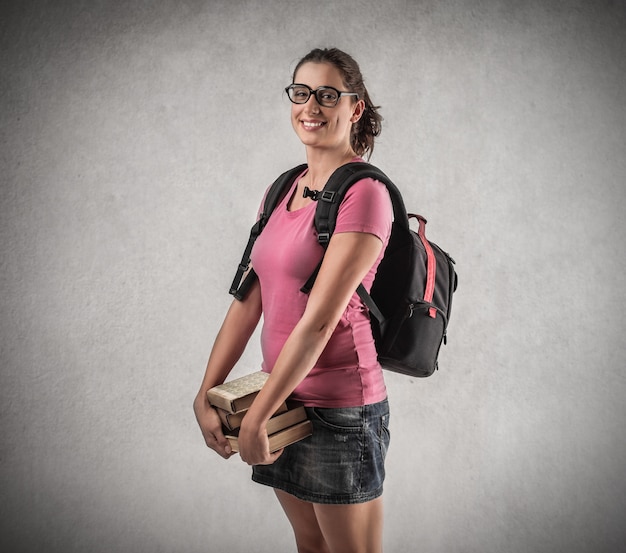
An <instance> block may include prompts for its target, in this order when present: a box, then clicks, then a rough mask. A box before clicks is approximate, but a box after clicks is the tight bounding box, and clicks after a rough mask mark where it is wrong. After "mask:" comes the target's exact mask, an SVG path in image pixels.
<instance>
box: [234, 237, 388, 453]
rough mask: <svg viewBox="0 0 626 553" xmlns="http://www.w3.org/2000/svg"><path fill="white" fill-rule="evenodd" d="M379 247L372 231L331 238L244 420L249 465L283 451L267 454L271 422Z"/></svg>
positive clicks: (323, 344) (244, 445)
mask: <svg viewBox="0 0 626 553" xmlns="http://www.w3.org/2000/svg"><path fill="white" fill-rule="evenodd" d="M381 248H382V242H381V241H380V239H379V238H377V237H376V236H374V235H373V234H367V233H361V232H346V233H339V234H335V235H333V237H332V238H331V241H330V243H329V245H328V249H327V251H326V254H325V256H324V261H323V263H322V267H321V269H320V272H319V275H318V277H317V279H316V281H315V285H314V286H313V289H312V290H311V294H310V297H309V299H308V302H307V306H306V309H305V312H304V314H303V316H302V318H301V319H300V321H299V322H298V324H297V325H296V326H295V328H294V329H293V331H292V333H291V334H290V336H289V338H288V339H287V341H286V342H285V345H284V346H283V349H282V350H281V353H280V355H279V356H278V359H277V360H276V364H275V365H274V367H273V369H272V374H271V375H270V378H269V379H268V381H267V382H266V384H265V385H264V387H263V389H262V390H261V392H260V393H259V395H258V396H257V398H256V399H255V401H254V403H253V405H252V407H251V408H250V410H249V411H248V413H247V415H246V417H245V418H244V419H243V422H242V426H241V430H240V433H239V447H240V454H241V458H242V459H243V460H244V461H246V462H247V463H249V464H267V463H272V462H274V461H275V460H276V458H278V456H279V455H280V452H277V453H275V454H273V455H271V454H270V453H269V447H268V441H267V434H266V432H265V426H266V424H267V420H268V419H269V418H270V416H271V415H272V413H274V411H275V410H276V409H277V408H278V407H279V406H280V404H281V403H282V402H283V401H284V400H285V399H286V398H287V397H288V396H289V394H291V392H292V391H293V390H294V388H295V387H296V386H297V385H298V384H299V383H300V382H301V381H302V380H303V379H304V377H305V376H306V375H307V374H308V373H309V371H310V370H311V369H312V368H313V366H314V365H315V363H316V362H317V359H318V358H319V356H320V355H321V353H322V351H323V350H324V348H325V347H326V344H327V343H328V340H329V339H330V337H331V335H332V333H333V331H334V330H335V327H336V326H337V323H338V322H339V320H340V318H341V315H342V313H343V312H344V310H345V309H346V307H347V305H348V302H349V301H350V298H351V297H352V295H353V294H354V291H355V290H356V288H357V287H358V285H359V284H360V283H361V281H362V280H363V278H364V277H365V275H366V274H367V272H368V271H369V270H370V268H371V267H372V265H373V264H374V262H375V261H376V259H377V257H378V255H379V253H380V250H381Z"/></svg>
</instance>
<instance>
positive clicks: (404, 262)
mask: <svg viewBox="0 0 626 553" xmlns="http://www.w3.org/2000/svg"><path fill="white" fill-rule="evenodd" d="M306 167H307V166H306V165H299V166H298V167H294V168H293V169H291V170H289V171H286V172H285V173H283V174H282V175H281V176H280V177H278V179H276V181H275V182H274V184H273V185H272V186H271V187H270V189H269V190H268V193H267V195H266V198H265V203H264V206H263V212H262V213H261V216H260V218H259V220H258V221H257V222H256V223H255V225H254V226H253V227H252V230H251V231H250V239H249V240H248V245H247V247H246V249H245V251H244V254H243V257H242V260H241V263H240V265H239V267H238V269H237V273H236V275H235V279H234V280H233V284H232V286H231V289H230V293H231V294H232V295H233V296H235V298H237V299H240V300H241V299H243V298H244V297H245V295H246V293H247V291H248V289H249V287H250V285H251V283H252V280H253V279H254V278H255V274H254V269H250V271H249V272H248V274H247V275H246V277H245V278H244V279H243V282H242V278H243V275H244V273H245V272H246V271H247V270H248V267H249V263H250V253H251V251H252V246H253V245H254V242H255V240H256V238H257V237H258V236H259V234H260V233H261V231H262V230H263V227H264V226H265V224H266V223H267V221H268V219H269V217H270V215H271V214H272V211H273V210H274V208H275V207H276V206H277V205H278V203H279V202H280V200H281V199H282V198H283V197H284V195H285V194H286V193H287V191H288V190H289V188H290V187H291V185H292V184H293V182H294V180H295V179H296V177H297V176H298V175H299V174H300V173H302V172H303V171H304V170H305V169H306ZM364 178H372V179H375V180H378V181H380V182H382V183H383V184H385V185H386V186H387V189H388V190H389V195H390V197H391V201H392V204H393V212H394V221H393V225H392V230H391V236H390V238H389V244H388V245H387V248H386V249H385V255H384V257H383V259H382V261H381V262H380V265H379V266H378V271H377V272H376V278H375V279H374V283H373V284H372V289H371V295H370V294H368V293H367V291H366V290H365V288H364V287H363V285H362V284H361V285H359V287H358V289H357V293H358V294H359V297H360V298H361V300H362V301H363V303H364V304H365V305H366V306H367V307H368V309H369V311H370V314H371V315H372V316H373V317H371V324H372V333H373V335H374V341H375V343H376V351H377V352H378V360H379V362H380V364H381V366H382V367H383V368H384V369H387V370H390V371H394V372H398V373H402V374H406V375H410V376H418V377H424V376H430V375H431V374H433V372H434V371H435V370H436V369H437V368H438V366H437V357H438V355H439V349H440V347H441V344H442V342H443V343H446V330H447V327H448V321H449V319H450V310H451V307H452V294H453V293H454V291H455V290H456V286H457V275H456V271H455V270H454V260H453V259H452V258H451V257H450V256H449V255H448V254H447V253H446V252H444V251H443V250H442V249H441V248H439V246H437V245H436V244H433V243H432V242H429V241H428V240H427V239H426V235H425V229H426V219H424V218H423V217H421V216H420V215H413V214H407V212H406V208H405V206H404V201H403V199H402V195H401V194H400V191H399V190H398V188H397V187H396V186H395V184H394V183H393V182H392V181H391V180H390V179H389V177H387V175H385V174H384V173H383V172H382V171H381V170H380V169H378V168H377V167H375V166H373V165H370V164H369V163H365V162H352V163H348V164H346V165H342V166H341V167H339V168H338V169H337V170H336V171H335V172H334V173H333V174H332V175H331V177H330V179H329V180H328V182H327V183H326V185H325V186H324V189H323V190H321V191H307V192H308V194H309V195H310V196H311V197H313V199H315V200H317V202H318V203H317V206H316V210H315V228H316V230H317V234H318V241H319V243H320V244H321V245H322V246H323V247H324V248H326V246H327V245H328V242H329V241H330V237H331V235H332V233H333V231H334V229H335V222H336V218H337V212H338V211H339V205H340V204H341V201H342V200H343V198H344V196H345V194H346V192H347V190H348V189H349V188H350V186H352V184H354V183H355V182H357V181H359V180H361V179H364ZM409 218H416V219H417V220H418V222H419V230H418V232H417V233H416V232H414V231H413V230H411V229H410V228H409ZM321 263H322V262H321V261H320V263H319V265H318V266H317V269H316V270H315V271H314V273H313V274H312V275H311V277H310V278H309V280H308V281H307V282H306V283H305V284H304V285H303V287H302V291H303V292H309V291H310V290H311V288H312V286H313V283H314V282H315V277H316V276H317V271H318V270H319V267H320V266H321Z"/></svg>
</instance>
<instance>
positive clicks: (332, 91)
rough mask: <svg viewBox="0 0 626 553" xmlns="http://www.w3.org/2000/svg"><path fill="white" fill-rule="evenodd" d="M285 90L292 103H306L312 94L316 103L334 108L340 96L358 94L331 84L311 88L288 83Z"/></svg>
mask: <svg viewBox="0 0 626 553" xmlns="http://www.w3.org/2000/svg"><path fill="white" fill-rule="evenodd" d="M285 92H286V93H287V96H289V99H290V100H291V101H292V102H293V103H294V104H306V103H307V102H308V101H309V98H310V97H311V94H312V95H313V96H315V99H316V100H317V103H318V104H319V105H320V106H324V107H325V108H334V107H335V106H336V105H337V104H338V103H339V100H340V99H341V97H342V96H356V97H357V98H358V96H359V95H358V94H357V93H356V92H342V91H341V90H337V89H336V88H333V87H332V86H320V87H319V88H317V89H315V90H313V89H312V88H311V87H310V86H307V85H305V84H298V83H294V84H291V85H289V86H288V87H287V88H285Z"/></svg>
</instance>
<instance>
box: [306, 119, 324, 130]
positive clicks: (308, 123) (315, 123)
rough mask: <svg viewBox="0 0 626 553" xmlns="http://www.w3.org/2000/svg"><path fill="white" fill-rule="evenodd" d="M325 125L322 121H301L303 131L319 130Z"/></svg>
mask: <svg viewBox="0 0 626 553" xmlns="http://www.w3.org/2000/svg"><path fill="white" fill-rule="evenodd" d="M325 124H326V123H324V122H323V121H302V125H303V126H304V128H305V129H319V128H320V127H323V126H324V125H325Z"/></svg>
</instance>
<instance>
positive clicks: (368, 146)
mask: <svg viewBox="0 0 626 553" xmlns="http://www.w3.org/2000/svg"><path fill="white" fill-rule="evenodd" d="M309 62H313V63H329V64H331V65H334V66H335V67H336V68H337V69H338V70H339V72H340V73H341V76H342V79H343V83H344V85H345V86H346V90H348V91H350V92H356V93H357V94H358V95H359V99H360V100H363V101H364V102H365V109H364V111H363V115H362V116H361V118H360V119H359V120H358V121H357V122H356V123H355V124H354V125H353V126H352V132H351V135H350V145H351V146H352V149H353V150H354V152H355V153H356V154H357V155H359V156H364V155H365V154H367V157H368V158H369V157H371V155H372V152H373V151H374V138H375V137H377V136H378V135H379V134H380V131H381V122H382V120H383V118H382V116H381V115H380V113H378V110H379V109H380V106H375V105H374V104H373V103H372V100H371V99H370V96H369V94H368V92H367V88H365V83H364V82H363V75H361V69H360V68H359V64H358V63H357V62H356V61H355V60H354V59H353V58H352V56H350V55H349V54H346V53H345V52H342V51H341V50H338V49H337V48H324V49H321V48H315V49H314V50H311V51H310V52H309V53H308V54H307V55H306V56H304V57H303V58H302V59H301V60H300V61H299V62H298V65H296V68H295V69H294V71H293V79H292V80H295V78H296V73H297V72H298V69H300V67H302V65H304V64H305V63H309Z"/></svg>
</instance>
